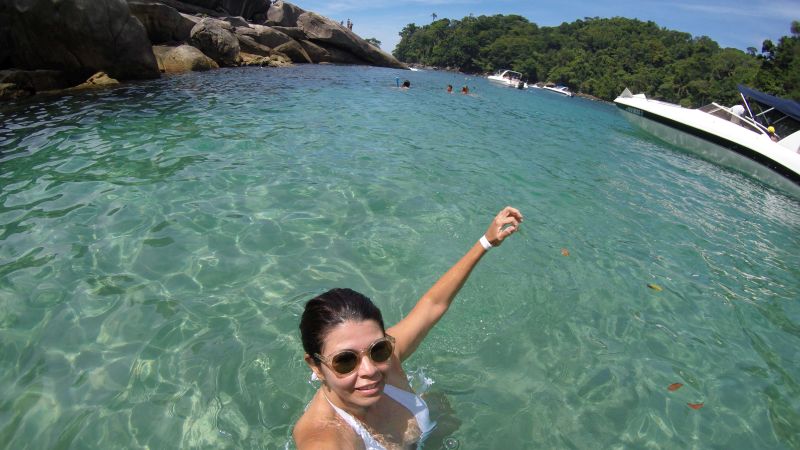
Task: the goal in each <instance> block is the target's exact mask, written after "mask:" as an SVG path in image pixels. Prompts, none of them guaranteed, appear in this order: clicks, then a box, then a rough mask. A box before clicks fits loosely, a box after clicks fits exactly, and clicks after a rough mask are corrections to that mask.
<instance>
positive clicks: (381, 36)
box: [292, 0, 800, 52]
mask: <svg viewBox="0 0 800 450" xmlns="http://www.w3.org/2000/svg"><path fill="white" fill-rule="evenodd" d="M292 3H294V4H296V5H297V6H299V7H301V8H303V9H306V10H309V11H314V12H316V13H318V14H322V15H323V16H326V17H328V18H330V19H333V20H337V21H342V20H344V21H346V20H347V19H348V18H349V19H350V20H352V21H353V24H354V26H353V31H355V32H356V33H358V35H360V36H361V37H364V38H368V37H374V38H377V39H378V40H379V41H381V43H382V45H381V47H382V48H383V50H386V51H388V52H391V51H392V50H393V49H394V47H395V45H397V43H398V42H399V41H400V36H398V33H399V32H400V30H401V29H402V28H403V27H405V26H406V25H408V24H409V23H415V24H417V25H424V24H428V23H430V22H431V13H436V14H437V15H438V16H439V18H440V19H442V18H445V17H446V18H448V19H462V18H463V17H465V16H468V15H469V14H470V13H472V14H474V15H475V16H479V15H493V14H519V15H521V16H524V17H526V18H527V19H528V20H530V21H531V22H534V23H536V24H537V25H539V26H555V25H559V24H561V23H562V22H572V21H574V20H576V19H583V18H585V17H615V16H621V17H629V18H635V19H640V20H645V21H647V20H652V21H653V22H655V23H656V24H658V25H659V26H661V27H665V28H668V29H671V30H677V31H684V32H687V33H690V34H692V35H693V36H702V35H706V36H709V37H710V38H711V39H713V40H715V41H717V43H719V44H720V46H722V47H734V48H738V49H741V50H745V49H747V47H756V48H757V49H758V50H759V51H761V43H762V42H763V41H764V39H772V40H773V41H777V39H779V38H780V37H781V36H786V35H789V34H790V31H789V27H790V26H791V23H792V20H800V0H791V1H789V0H769V1H766V0H750V1H746V2H745V1H741V0H727V1H722V0H677V1H674V2H669V1H649V0H641V1H631V0H621V1H611V0H561V1H552V0H551V1H546V2H545V1H541V0H533V1H523V0H495V1H479V0H295V1H294V2H292Z"/></svg>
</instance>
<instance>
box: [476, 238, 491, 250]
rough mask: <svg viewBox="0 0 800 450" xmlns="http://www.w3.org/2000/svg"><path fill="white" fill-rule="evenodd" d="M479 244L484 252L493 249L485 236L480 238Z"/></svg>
mask: <svg viewBox="0 0 800 450" xmlns="http://www.w3.org/2000/svg"><path fill="white" fill-rule="evenodd" d="M479 242H480V243H481V247H483V249H484V250H489V249H490V248H492V247H493V245H492V243H491V242H489V240H488V239H486V235H485V234H484V235H483V236H481V240H480V241H479Z"/></svg>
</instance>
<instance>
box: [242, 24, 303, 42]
mask: <svg viewBox="0 0 800 450" xmlns="http://www.w3.org/2000/svg"><path fill="white" fill-rule="evenodd" d="M235 32H236V37H237V38H239V40H240V41H241V39H242V37H243V36H246V37H249V38H251V39H252V40H253V41H255V42H257V43H258V44H261V45H264V46H267V47H269V48H275V47H277V46H279V45H281V44H285V43H287V42H289V41H291V40H292V38H291V37H289V36H287V35H286V34H284V33H281V32H280V31H278V30H275V29H274V28H270V27H265V26H262V25H250V26H248V27H236V29H235Z"/></svg>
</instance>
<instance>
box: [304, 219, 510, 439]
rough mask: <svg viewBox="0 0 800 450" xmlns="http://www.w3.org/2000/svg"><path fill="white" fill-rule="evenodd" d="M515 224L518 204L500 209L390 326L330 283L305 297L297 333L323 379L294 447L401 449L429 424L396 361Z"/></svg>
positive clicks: (364, 302) (366, 303)
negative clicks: (317, 293)
mask: <svg viewBox="0 0 800 450" xmlns="http://www.w3.org/2000/svg"><path fill="white" fill-rule="evenodd" d="M521 222H522V214H520V212H519V211H518V210H516V209H514V208H512V207H510V206H508V207H506V208H504V209H503V210H502V211H500V213H499V214H497V216H495V218H494V219H493V220H492V223H491V225H489V228H488V229H487V230H486V234H484V235H483V236H482V237H481V239H480V240H479V241H478V242H476V243H475V244H474V245H473V246H472V248H470V249H469V251H468V252H467V253H466V254H465V255H464V256H462V257H461V259H460V260H459V261H458V262H457V263H456V264H455V265H454V266H453V267H451V268H450V269H449V270H448V271H447V272H446V273H445V274H444V275H443V276H442V277H441V278H440V279H439V280H438V281H437V282H436V283H435V284H434V285H433V287H431V288H430V289H429V290H428V292H426V293H425V295H423V296H422V298H420V299H419V300H418V301H417V304H416V305H415V306H414V308H413V309H412V310H411V312H410V313H409V314H408V315H407V316H406V317H405V318H403V319H402V320H401V321H400V322H399V323H397V324H396V325H394V326H392V327H390V328H388V329H385V328H384V324H383V318H382V316H381V312H380V310H379V309H378V308H377V307H376V306H375V305H374V304H373V303H372V301H371V300H370V299H368V298H367V297H365V296H364V295H361V294H359V293H358V292H355V291H353V290H350V289H332V290H330V291H328V292H325V293H324V294H322V295H320V296H318V297H315V298H313V299H311V300H309V302H308V303H307V304H306V307H305V311H304V312H303V316H302V318H301V320H300V334H301V337H302V341H303V349H304V350H305V357H304V358H305V361H306V363H307V364H308V366H309V367H310V368H311V370H312V371H313V374H314V377H315V378H318V379H319V380H320V381H321V382H322V385H321V386H320V388H319V389H318V390H317V392H316V394H315V395H314V397H313V398H312V399H311V402H310V403H309V404H308V407H307V408H306V410H305V413H303V416H302V417H300V420H298V421H297V424H296V425H295V427H294V432H293V436H294V440H295V443H296V444H297V448H298V449H299V450H303V449H320V448H336V449H367V450H377V449H389V448H407V447H410V446H413V445H414V444H415V443H417V442H419V441H421V440H422V439H423V438H424V437H425V436H426V435H427V433H428V432H430V431H431V430H432V429H433V427H434V425H435V423H433V422H432V421H431V420H430V418H429V416H428V406H427V405H426V404H425V402H424V401H423V400H422V399H421V398H420V397H419V396H417V395H416V394H414V393H413V392H412V391H411V387H410V386H409V384H408V378H407V377H406V374H405V372H404V371H403V367H402V362H403V361H405V360H406V359H407V358H408V357H409V356H411V354H412V353H414V351H415V350H416V349H417V347H418V346H419V344H420V343H421V342H422V340H423V339H424V338H425V336H426V335H427V334H428V332H429V331H430V330H431V328H433V326H434V325H436V323H437V322H438V321H439V319H440V318H441V317H442V316H443V315H444V313H445V312H447V309H448V308H449V307H450V303H451V302H452V301H453V298H455V296H456V294H457V293H458V291H459V290H460V289H461V286H463V285H464V283H465V282H466V281H467V278H468V277H469V275H470V273H471V272H472V269H473V268H475V266H476V265H477V264H478V261H480V259H481V258H482V257H483V255H484V254H486V252H487V251H488V250H489V249H491V248H492V247H496V246H499V245H500V244H502V243H503V241H504V240H505V239H506V238H507V237H509V236H510V235H512V234H513V233H514V232H515V231H517V229H518V228H519V225H520V223H521Z"/></svg>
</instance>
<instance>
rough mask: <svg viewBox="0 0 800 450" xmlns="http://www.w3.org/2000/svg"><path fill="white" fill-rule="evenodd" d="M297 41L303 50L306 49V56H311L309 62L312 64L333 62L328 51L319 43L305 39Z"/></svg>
mask: <svg viewBox="0 0 800 450" xmlns="http://www.w3.org/2000/svg"><path fill="white" fill-rule="evenodd" d="M298 42H299V43H300V45H302V46H303V50H305V51H306V53H307V54H308V57H309V58H311V62H313V63H314V64H319V63H330V62H333V59H332V58H331V54H330V52H329V51H327V50H325V49H324V48H322V47H320V46H319V45H317V44H315V43H313V42H311V41H307V40H302V41H298Z"/></svg>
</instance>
